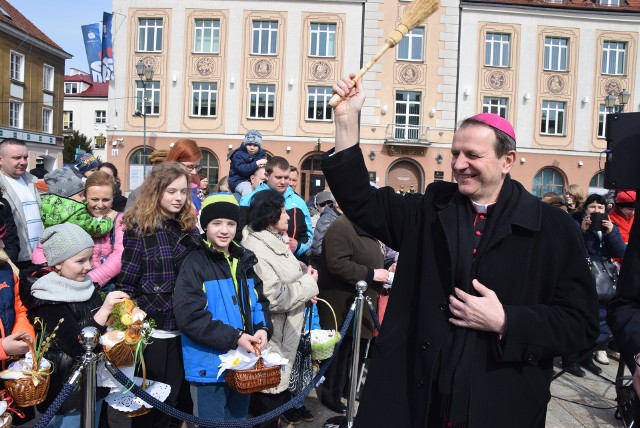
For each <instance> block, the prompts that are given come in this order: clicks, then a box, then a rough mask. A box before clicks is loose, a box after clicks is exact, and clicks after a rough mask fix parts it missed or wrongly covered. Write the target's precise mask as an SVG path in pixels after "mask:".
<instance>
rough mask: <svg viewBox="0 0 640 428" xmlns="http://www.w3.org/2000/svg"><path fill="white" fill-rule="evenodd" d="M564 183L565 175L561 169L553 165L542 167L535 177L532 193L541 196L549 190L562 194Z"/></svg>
mask: <svg viewBox="0 0 640 428" xmlns="http://www.w3.org/2000/svg"><path fill="white" fill-rule="evenodd" d="M564 183H565V180H564V177H563V176H562V173H561V172H560V171H559V170H557V169H555V168H551V167H546V168H542V169H541V170H540V171H538V173H537V174H536V175H535V177H533V186H532V187H531V193H532V194H533V195H534V196H537V197H539V198H541V197H542V195H544V194H545V193H548V192H555V193H557V194H558V195H562V192H563V189H564Z"/></svg>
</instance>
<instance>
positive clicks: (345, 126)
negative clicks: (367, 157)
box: [333, 73, 365, 152]
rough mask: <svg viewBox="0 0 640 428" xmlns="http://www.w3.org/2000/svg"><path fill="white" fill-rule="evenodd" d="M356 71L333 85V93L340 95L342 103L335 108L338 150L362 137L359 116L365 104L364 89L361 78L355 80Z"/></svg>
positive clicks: (334, 116)
mask: <svg viewBox="0 0 640 428" xmlns="http://www.w3.org/2000/svg"><path fill="white" fill-rule="evenodd" d="M353 77H355V73H351V74H349V76H347V77H343V78H342V80H340V81H339V82H338V83H336V84H335V85H333V93H335V94H338V95H340V97H341V98H342V99H341V100H340V103H338V105H336V107H335V108H334V109H333V121H334V122H335V124H336V152H339V151H342V150H344V149H348V148H349V147H351V146H355V145H356V143H357V142H358V139H359V138H360V123H359V118H358V116H359V115H360V110H361V109H362V105H363V104H364V99H365V95H364V90H363V88H362V83H361V82H360V80H358V81H357V82H355V83H354V82H353V81H352V80H351V79H352V78H353Z"/></svg>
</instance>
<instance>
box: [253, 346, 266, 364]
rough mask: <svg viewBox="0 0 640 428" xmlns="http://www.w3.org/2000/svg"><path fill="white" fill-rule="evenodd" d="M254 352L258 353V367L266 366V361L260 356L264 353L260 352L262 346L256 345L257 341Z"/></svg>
mask: <svg viewBox="0 0 640 428" xmlns="http://www.w3.org/2000/svg"><path fill="white" fill-rule="evenodd" d="M253 353H254V354H256V357H258V361H256V369H263V368H264V361H263V359H262V358H261V357H260V356H261V355H262V353H261V352H260V347H259V346H258V345H256V344H255V343H254V344H253Z"/></svg>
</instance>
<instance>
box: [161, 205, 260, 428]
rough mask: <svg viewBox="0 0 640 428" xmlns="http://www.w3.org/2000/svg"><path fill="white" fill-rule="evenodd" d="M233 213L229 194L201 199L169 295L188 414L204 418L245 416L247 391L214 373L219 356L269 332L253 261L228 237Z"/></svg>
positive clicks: (232, 227) (233, 230)
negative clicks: (194, 239)
mask: <svg viewBox="0 0 640 428" xmlns="http://www.w3.org/2000/svg"><path fill="white" fill-rule="evenodd" d="M239 217H240V208H239V207H238V202H237V201H236V199H235V197H234V196H233V195H232V194H229V193H216V194H213V195H211V196H209V197H207V198H206V199H205V200H204V202H203V203H202V210H201V213H200V224H201V226H202V229H203V230H204V235H203V240H202V241H201V246H200V247H199V248H198V249H197V250H195V251H193V252H191V253H190V254H189V255H188V256H187V257H186V259H185V260H184V262H183V263H182V266H181V268H180V273H179V274H178V279H177V280H176V286H175V290H174V294H173V307H174V314H175V317H176V322H177V324H178V328H179V329H180V330H181V332H182V355H183V358H184V370H185V377H186V379H187V380H188V381H189V382H190V384H191V398H192V400H193V403H194V415H196V416H198V417H201V418H206V419H224V420H235V419H243V418H246V417H247V414H248V410H249V395H248V394H246V395H245V394H240V393H238V392H236V391H234V390H232V389H230V388H229V387H228V386H227V385H226V384H225V380H224V379H225V374H224V373H222V374H221V375H220V377H218V365H219V364H220V358H219V356H220V355H222V354H225V353H227V352H228V351H229V350H231V349H236V348H237V347H241V348H243V349H245V350H247V351H250V352H253V347H254V346H257V347H258V348H260V349H262V348H264V346H265V345H266V344H267V341H268V340H269V338H270V337H271V331H272V325H271V315H270V313H269V302H268V301H267V299H266V298H265V296H264V295H263V293H262V281H261V280H260V278H258V277H257V276H256V274H255V273H254V271H253V266H254V265H255V264H256V263H257V259H256V257H255V255H254V254H253V252H251V251H249V250H247V249H245V248H244V247H242V246H241V245H239V244H237V243H236V242H235V241H233V238H234V236H235V234H236V227H237V224H238V219H239Z"/></svg>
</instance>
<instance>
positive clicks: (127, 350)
mask: <svg viewBox="0 0 640 428" xmlns="http://www.w3.org/2000/svg"><path fill="white" fill-rule="evenodd" d="M137 347H138V344H130V343H127V342H126V341H124V340H122V341H121V342H118V343H116V344H115V345H113V347H112V348H111V349H109V350H108V351H104V356H105V357H106V358H107V360H109V361H111V362H112V363H113V364H115V365H116V366H117V367H127V366H132V365H133V362H134V361H135V355H136V349H137ZM102 349H103V350H104V348H102ZM142 349H143V350H144V348H142Z"/></svg>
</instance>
